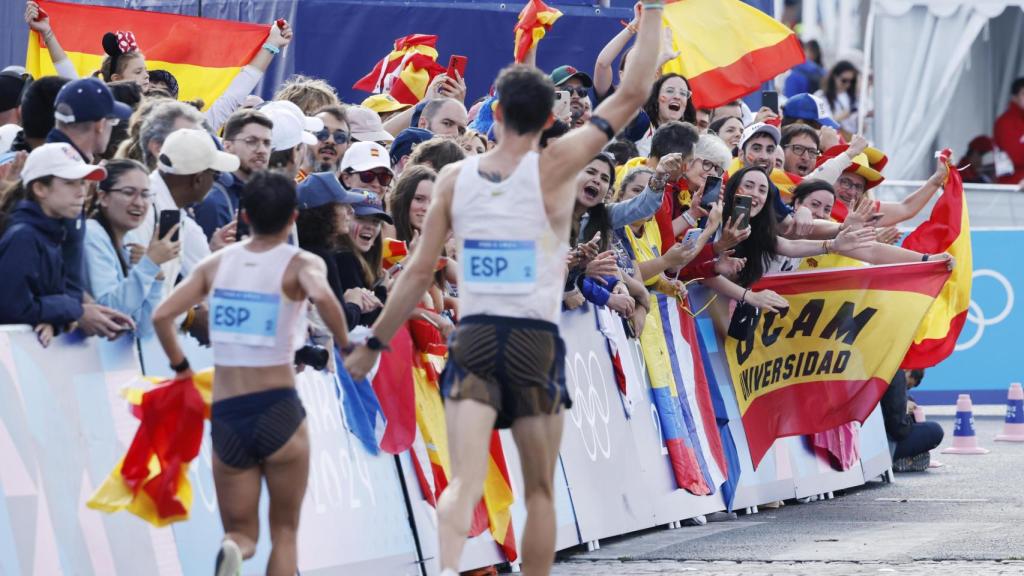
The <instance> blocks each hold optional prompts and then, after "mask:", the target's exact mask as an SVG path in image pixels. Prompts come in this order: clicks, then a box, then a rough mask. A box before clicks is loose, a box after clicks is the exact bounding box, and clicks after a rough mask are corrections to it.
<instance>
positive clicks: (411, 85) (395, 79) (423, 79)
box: [352, 34, 445, 104]
mask: <svg viewBox="0 0 1024 576" xmlns="http://www.w3.org/2000/svg"><path fill="white" fill-rule="evenodd" d="M436 45H437V36H432V35H429V34H410V35H408V36H403V37H401V38H399V39H398V40H395V48H394V50H392V51H391V53H390V54H388V55H387V56H385V57H384V58H383V59H381V61H380V62H378V63H377V66H375V67H374V69H373V70H372V71H371V72H370V73H369V74H367V75H366V76H364V77H363V78H362V79H361V80H359V81H358V82H356V83H355V84H353V85H352V88H355V89H356V90H362V91H364V92H372V93H374V94H378V93H386V94H391V96H392V97H393V98H394V99H395V100H398V101H399V102H401V103H403V104H417V103H418V102H419V101H420V100H422V99H423V96H424V95H426V93H427V86H429V85H430V81H431V80H433V79H434V76H437V75H438V74H440V73H442V72H444V71H445V68H444V67H443V66H441V65H440V64H438V63H437V48H435V46H436Z"/></svg>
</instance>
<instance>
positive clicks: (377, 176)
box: [357, 170, 393, 186]
mask: <svg viewBox="0 0 1024 576" xmlns="http://www.w3.org/2000/svg"><path fill="white" fill-rule="evenodd" d="M357 174H359V181H360V182H362V183H363V184H370V183H372V182H373V181H374V180H376V181H377V182H380V185H381V186H387V185H388V184H391V179H392V178H393V176H392V175H391V172H388V171H387V170H373V171H370V172H357Z"/></svg>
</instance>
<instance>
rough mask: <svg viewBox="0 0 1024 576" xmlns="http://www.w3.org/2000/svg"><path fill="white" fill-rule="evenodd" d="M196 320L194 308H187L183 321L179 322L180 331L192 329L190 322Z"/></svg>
mask: <svg viewBox="0 0 1024 576" xmlns="http://www.w3.org/2000/svg"><path fill="white" fill-rule="evenodd" d="M195 321H196V309H195V308H189V309H188V314H187V315H186V316H185V321H184V322H182V323H181V331H182V332H188V331H189V330H191V329H192V324H193V323H194V322H195Z"/></svg>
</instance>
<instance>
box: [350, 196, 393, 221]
mask: <svg viewBox="0 0 1024 576" xmlns="http://www.w3.org/2000/svg"><path fill="white" fill-rule="evenodd" d="M349 193H350V194H359V195H360V196H361V199H360V200H359V202H357V203H355V204H353V205H352V208H353V209H354V210H355V212H356V216H375V217H377V218H380V219H381V220H383V221H385V222H387V223H388V224H394V223H395V222H394V221H393V220H392V219H391V216H390V215H389V214H388V213H387V212H385V211H384V202H383V201H382V200H381V199H380V196H378V195H376V194H374V193H373V192H370V191H369V190H358V189H355V188H353V189H352V190H350V191H349Z"/></svg>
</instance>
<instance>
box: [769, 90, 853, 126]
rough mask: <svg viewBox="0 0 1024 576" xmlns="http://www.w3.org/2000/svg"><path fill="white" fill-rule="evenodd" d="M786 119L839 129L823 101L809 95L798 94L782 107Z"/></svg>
mask: <svg viewBox="0 0 1024 576" xmlns="http://www.w3.org/2000/svg"><path fill="white" fill-rule="evenodd" d="M782 116H783V117H784V118H796V119H798V120H810V121H811V122H817V123H819V124H821V125H823V126H829V127H831V128H835V129H837V130H838V129H839V124H837V123H836V121H835V120H833V119H832V116H831V115H829V112H828V107H827V106H825V103H824V102H822V101H821V100H819V99H817V98H815V97H814V96H811V95H810V94H807V93H806V92H805V93H803V94H797V95H796V96H793V97H792V98H790V99H789V100H787V101H786V104H785V105H783V106H782Z"/></svg>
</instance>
